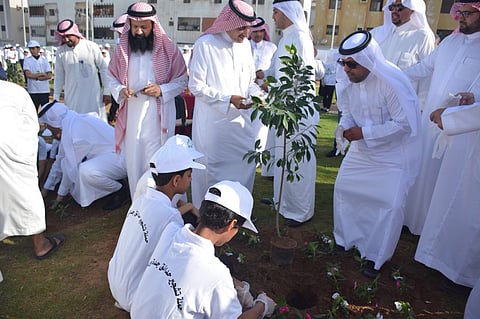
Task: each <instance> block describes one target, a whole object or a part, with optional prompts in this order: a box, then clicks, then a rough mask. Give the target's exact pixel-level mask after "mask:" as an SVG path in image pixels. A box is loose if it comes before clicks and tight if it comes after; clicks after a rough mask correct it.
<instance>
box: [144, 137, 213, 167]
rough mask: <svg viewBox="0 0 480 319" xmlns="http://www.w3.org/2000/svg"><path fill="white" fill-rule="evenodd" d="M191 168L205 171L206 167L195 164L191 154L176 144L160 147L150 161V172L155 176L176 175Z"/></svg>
mask: <svg viewBox="0 0 480 319" xmlns="http://www.w3.org/2000/svg"><path fill="white" fill-rule="evenodd" d="M189 168H197V169H205V166H204V165H202V164H200V163H196V162H194V160H193V158H192V156H191V155H190V152H189V151H188V150H187V149H186V148H185V147H183V146H180V145H176V144H173V145H164V146H162V147H160V149H158V151H156V152H155V154H153V156H152V159H151V160H150V171H151V172H152V173H154V174H159V173H174V172H178V171H183V170H185V169H189Z"/></svg>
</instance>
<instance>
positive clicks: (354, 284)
mask: <svg viewBox="0 0 480 319" xmlns="http://www.w3.org/2000/svg"><path fill="white" fill-rule="evenodd" d="M353 289H357V281H356V280H355V282H354V283H353Z"/></svg>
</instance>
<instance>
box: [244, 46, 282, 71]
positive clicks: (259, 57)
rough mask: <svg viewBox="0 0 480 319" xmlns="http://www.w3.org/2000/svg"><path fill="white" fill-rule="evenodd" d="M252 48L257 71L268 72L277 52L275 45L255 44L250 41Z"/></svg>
mask: <svg viewBox="0 0 480 319" xmlns="http://www.w3.org/2000/svg"><path fill="white" fill-rule="evenodd" d="M250 46H251V47H252V55H253V61H254V63H255V71H257V70H267V69H268V68H269V67H270V64H271V63H272V57H273V55H274V54H275V51H276V50H277V46H276V45H275V43H273V42H270V41H264V40H262V41H260V42H255V41H253V40H250Z"/></svg>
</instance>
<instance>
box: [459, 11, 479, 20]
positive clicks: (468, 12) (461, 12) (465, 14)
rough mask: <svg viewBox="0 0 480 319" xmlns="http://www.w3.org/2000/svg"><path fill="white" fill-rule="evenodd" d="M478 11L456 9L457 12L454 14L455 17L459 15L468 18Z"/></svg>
mask: <svg viewBox="0 0 480 319" xmlns="http://www.w3.org/2000/svg"><path fill="white" fill-rule="evenodd" d="M478 12H480V11H460V10H458V11H457V12H455V15H456V16H457V17H459V16H462V17H463V18H464V19H466V18H468V17H469V16H470V15H472V14H474V13H478Z"/></svg>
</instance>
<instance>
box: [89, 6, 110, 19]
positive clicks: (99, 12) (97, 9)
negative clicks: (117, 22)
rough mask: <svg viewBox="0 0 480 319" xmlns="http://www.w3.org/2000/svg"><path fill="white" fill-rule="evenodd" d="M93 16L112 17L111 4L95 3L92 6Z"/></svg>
mask: <svg viewBox="0 0 480 319" xmlns="http://www.w3.org/2000/svg"><path fill="white" fill-rule="evenodd" d="M93 16H94V17H98V18H112V17H113V4H97V5H94V6H93Z"/></svg>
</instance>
